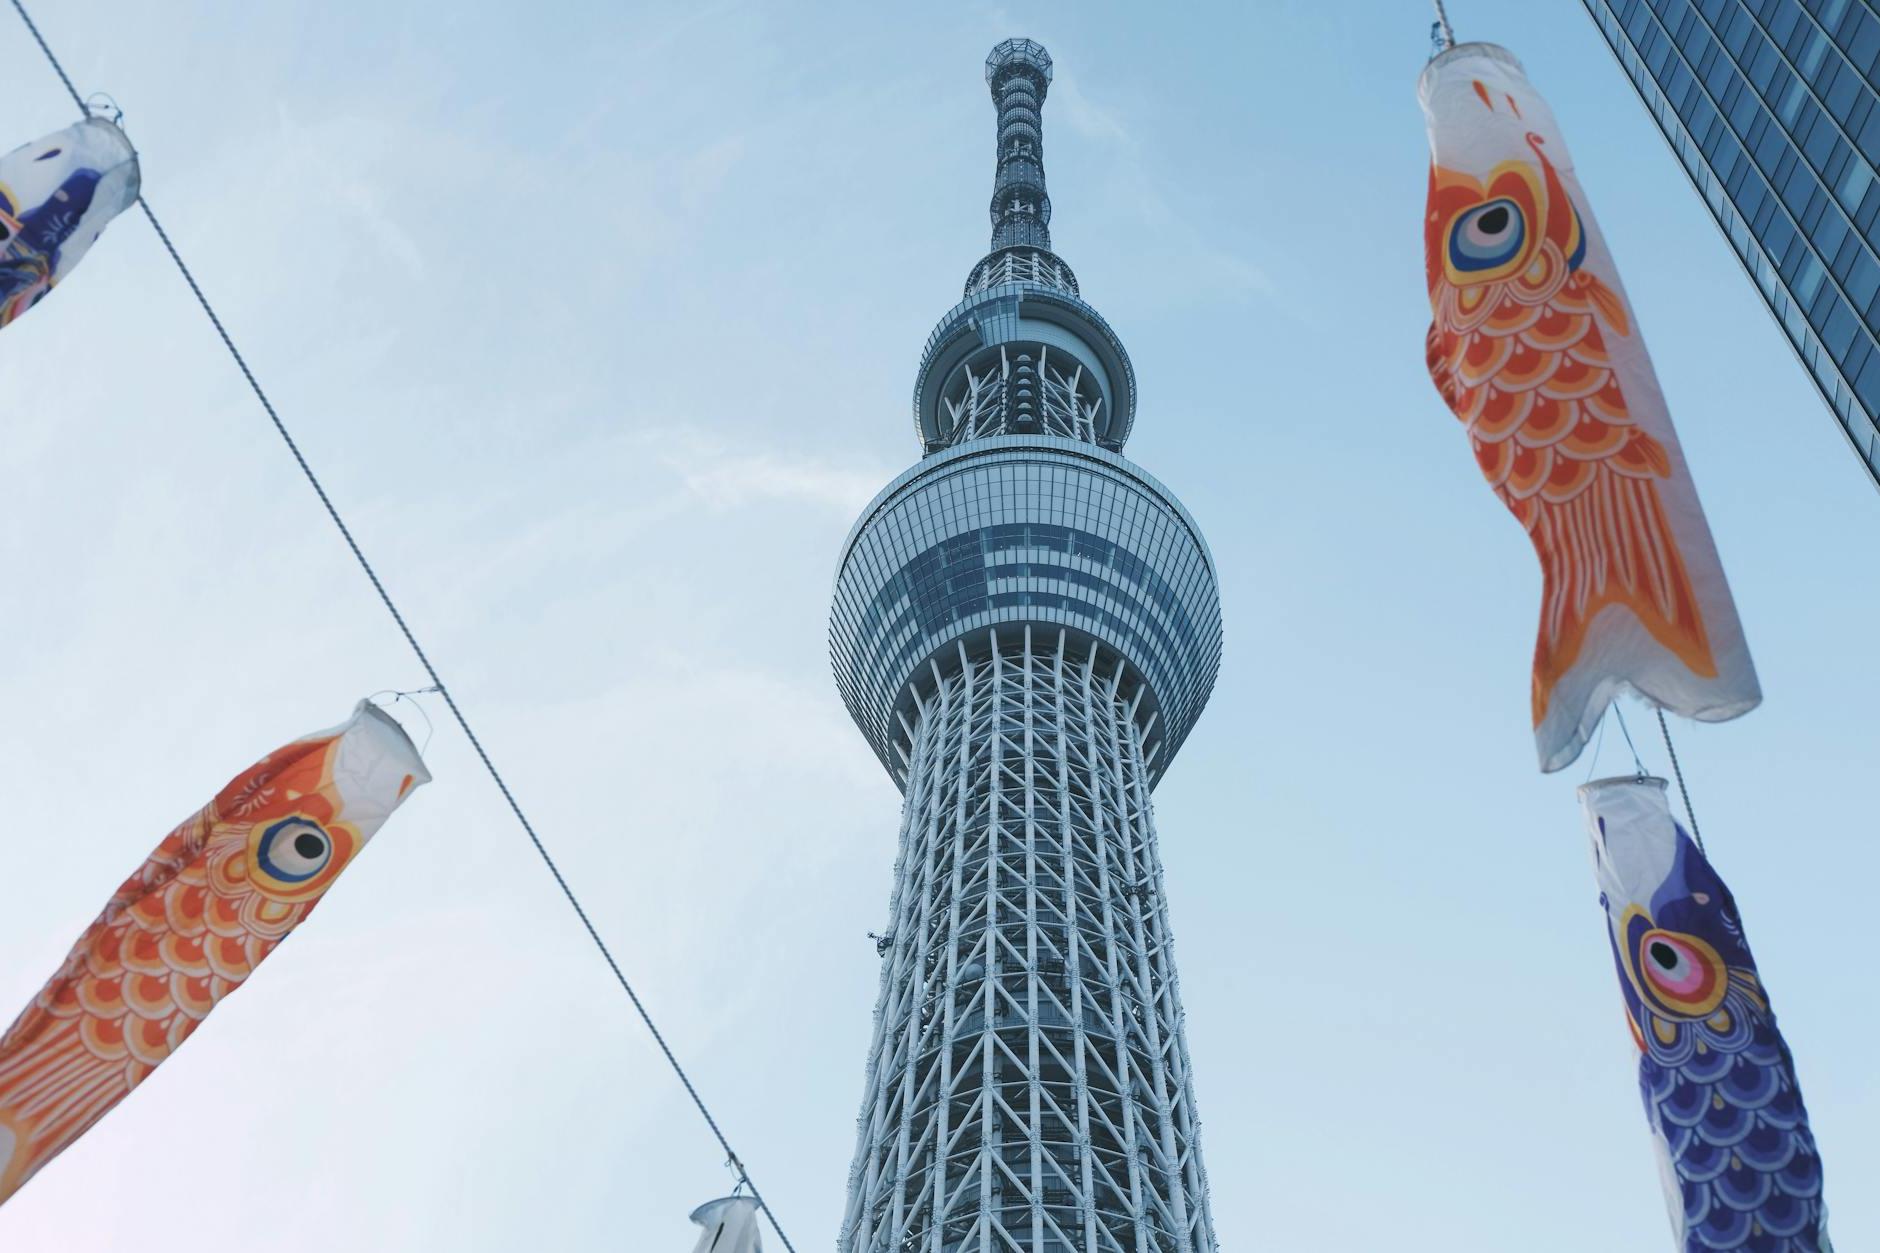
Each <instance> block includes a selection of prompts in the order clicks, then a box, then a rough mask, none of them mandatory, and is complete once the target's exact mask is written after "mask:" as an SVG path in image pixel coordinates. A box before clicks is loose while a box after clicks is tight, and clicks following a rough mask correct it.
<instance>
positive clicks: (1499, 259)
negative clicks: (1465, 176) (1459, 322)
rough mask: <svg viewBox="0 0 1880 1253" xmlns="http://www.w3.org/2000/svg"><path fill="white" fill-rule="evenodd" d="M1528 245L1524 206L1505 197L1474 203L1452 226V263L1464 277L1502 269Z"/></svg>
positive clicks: (1451, 265)
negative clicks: (1483, 202)
mask: <svg viewBox="0 0 1880 1253" xmlns="http://www.w3.org/2000/svg"><path fill="white" fill-rule="evenodd" d="M1526 246H1527V219H1526V218H1525V217H1523V216H1522V214H1521V206H1520V205H1518V204H1516V203H1515V202H1514V201H1512V200H1509V199H1507V198H1506V197H1503V198H1501V199H1497V200H1490V201H1489V202H1488V203H1486V204H1479V205H1477V206H1475V208H1473V209H1470V210H1468V211H1467V212H1465V213H1463V214H1462V215H1461V216H1459V217H1458V218H1456V221H1455V224H1454V225H1453V226H1451V227H1450V228H1449V264H1450V267H1451V268H1452V269H1454V270H1455V271H1456V273H1457V274H1458V275H1461V276H1464V277H1468V276H1478V275H1481V273H1482V271H1485V270H1499V269H1501V268H1502V267H1504V266H1506V265H1508V264H1510V263H1511V262H1513V261H1515V260H1517V259H1518V258H1519V257H1520V256H1521V252H1522V250H1523V249H1524V248H1525V247H1526Z"/></svg>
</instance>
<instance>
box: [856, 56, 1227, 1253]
mask: <svg viewBox="0 0 1880 1253" xmlns="http://www.w3.org/2000/svg"><path fill="white" fill-rule="evenodd" d="M986 82H987V85H988V86H989V87H990V88H991V89H992V98H993V103H994V104H995V105H996V106H997V109H998V117H999V123H998V126H999V131H998V134H999V139H998V167H997V174H996V176H995V179H994V183H993V194H992V201H991V204H990V206H989V208H990V214H991V219H992V247H991V250H990V251H989V252H988V253H987V255H986V256H985V257H984V258H983V259H982V260H981V261H980V262H979V263H978V265H976V266H974V267H973V270H972V271H971V273H970V274H969V275H968V277H967V280H966V288H965V293H964V298H963V299H962V300H961V301H960V303H959V304H957V305H955V306H954V308H953V309H952V310H950V311H949V312H948V313H947V314H946V315H945V316H944V317H942V318H941V320H940V323H939V325H938V326H937V327H936V328H935V330H934V332H933V334H932V335H931V336H929V337H928V340H927V343H926V346H925V348H924V349H923V351H922V353H921V358H920V365H919V368H918V370H917V372H916V375H915V379H916V381H915V386H914V424H915V434H916V437H917V438H918V440H919V442H920V447H921V451H922V457H921V460H920V461H918V462H917V463H915V464H914V465H913V466H912V467H911V468H910V469H908V470H907V471H906V472H905V473H903V474H901V475H900V476H899V477H897V478H896V479H895V480H894V481H893V482H892V483H889V484H888V486H887V487H886V488H884V489H883V490H882V492H881V493H880V494H879V495H878V496H876V497H875V499H874V501H873V502H871V503H870V504H869V506H868V507H867V508H866V509H865V510H863V512H862V516H861V518H860V519H859V520H858V521H857V522H856V524H855V527H854V529H853V530H852V531H851V532H850V533H849V538H848V542H847V543H846V544H845V545H844V546H843V550H842V558H841V562H840V564H839V566H838V569H837V573H836V580H835V592H834V597H833V601H834V603H833V606H832V609H831V612H830V622H829V645H830V656H831V662H832V665H833V668H834V670H835V678H836V685H837V686H838V687H839V688H840V689H841V691H842V696H843V699H844V701H845V702H846V703H847V704H848V708H849V713H850V715H851V716H852V717H853V718H854V720H855V725H856V726H857V727H858V728H859V729H860V730H861V732H862V734H863V735H865V736H866V737H867V738H868V741H869V743H870V745H871V746H873V748H874V750H875V753H876V755H877V756H879V757H880V759H881V763H882V765H883V766H884V767H886V768H887V770H888V773H889V774H890V775H891V776H892V777H893V779H894V781H895V784H896V785H897V786H898V787H899V788H900V789H901V791H902V792H903V794H904V796H905V798H906V799H905V803H904V804H903V806H902V811H901V828H900V840H899V849H900V853H899V857H898V858H897V860H896V863H895V872H894V890H893V894H892V896H891V898H890V900H889V905H888V919H889V921H888V925H887V927H886V930H885V933H884V934H882V935H881V936H879V937H878V938H877V943H876V947H877V950H878V952H879V953H880V955H881V959H882V966H881V992H880V999H879V1001H878V1002H877V1005H876V1009H875V1020H874V1032H873V1036H872V1038H871V1040H870V1043H869V1048H868V1068H867V1082H866V1087H865V1091H864V1094H863V1097H862V1109H861V1116H860V1118H859V1119H858V1120H857V1128H856V1148H855V1159H854V1164H853V1166H852V1168H851V1170H850V1174H849V1196H848V1208H847V1211H846V1214H845V1217H844V1220H843V1227H842V1233H841V1237H840V1245H839V1247H840V1249H841V1250H842V1253H1216V1244H1215V1238H1214V1224H1213V1219H1212V1216H1211V1214H1210V1211H1209V1199H1208V1186H1207V1173H1206V1171H1205V1170H1204V1169H1203V1167H1202V1163H1201V1152H1200V1143H1199V1137H1200V1125H1201V1124H1200V1119H1199V1117H1198V1116H1197V1114H1196V1112H1195V1097H1194V1083H1193V1079H1192V1068H1191V1066H1190V1064H1189V1057H1188V1045H1187V1041H1186V1038H1185V1032H1184V1027H1183V1021H1182V1011H1181V997H1180V990H1179V987H1178V984H1177V982H1176V977H1175V961H1174V953H1173V948H1172V943H1171V939H1170V925H1169V909H1168V903H1167V900H1166V898H1165V896H1164V893H1163V887H1162V863H1161V855H1160V852H1159V845H1158V842H1157V835H1156V828H1155V819H1154V810H1153V806H1152V805H1151V802H1150V792H1151V789H1152V788H1154V787H1155V785H1156V784H1157V783H1158V782H1159V781H1160V780H1161V778H1162V775H1163V771H1164V770H1165V769H1166V768H1167V766H1168V764H1169V762H1170V761H1171V760H1172V759H1173V758H1174V756H1175V754H1176V752H1177V751H1179V749H1180V748H1181V745H1182V742H1183V740H1184V739H1185V738H1186V737H1187V735H1188V732H1189V730H1190V728H1192V727H1193V726H1194V724H1195V720H1196V719H1197V718H1198V717H1199V716H1200V714H1201V710H1202V707H1203V706H1204V705H1205V704H1206V703H1207V699H1208V694H1209V693H1210V692H1211V691H1212V690H1213V687H1214V679H1215V674H1216V672H1217V671H1218V670H1219V668H1220V659H1221V608H1220V599H1219V592H1218V589H1217V586H1216V581H1215V573H1214V563H1213V560H1212V558H1211V557H1210V556H1209V555H1208V549H1207V544H1206V543H1205V542H1204V541H1203V539H1202V537H1201V532H1200V529H1199V528H1198V527H1196V525H1195V522H1194V519H1193V518H1191V517H1190V516H1189V515H1188V511H1187V510H1186V509H1184V508H1182V505H1181V502H1180V501H1178V500H1177V499H1176V498H1175V496H1174V494H1173V493H1172V492H1170V491H1169V490H1168V489H1167V488H1166V487H1164V486H1162V484H1160V483H1158V482H1156V480H1155V479H1154V478H1152V477H1150V475H1148V474H1147V473H1145V472H1144V471H1143V470H1141V469H1140V468H1138V467H1137V466H1136V465H1135V464H1134V463H1132V462H1131V461H1129V460H1128V459H1127V458H1126V457H1124V456H1123V454H1122V449H1123V445H1124V443H1125V442H1126V441H1127V440H1128V438H1129V433H1130V428H1131V425H1132V423H1133V422H1134V419H1135V414H1136V376H1135V372H1134V370H1133V369H1132V367H1131V366H1130V363H1129V355H1128V353H1127V352H1125V351H1124V348H1123V343H1122V340H1121V339H1120V338H1119V337H1118V336H1117V334H1116V332H1115V331H1114V330H1112V329H1111V328H1110V325H1109V324H1108V323H1107V322H1105V321H1104V320H1103V318H1102V317H1100V316H1099V315H1098V314H1097V312H1096V310H1095V309H1093V308H1091V307H1090V305H1089V304H1088V303H1086V302H1085V300H1084V299H1083V296H1082V294H1081V292H1080V290H1079V287H1078V283H1077V279H1076V276H1075V275H1074V274H1072V273H1071V270H1070V267H1069V266H1068V265H1066V264H1065V263H1064V262H1063V260H1062V259H1061V258H1059V257H1058V256H1057V255H1056V254H1055V253H1053V252H1052V251H1051V232H1050V229H1049V224H1050V217H1051V200H1050V197H1049V196H1048V195H1047V194H1046V191H1045V178H1044V139H1043V131H1042V123H1041V118H1040V112H1041V109H1042V106H1043V103H1044V98H1045V93H1046V91H1047V90H1048V88H1049V86H1050V83H1051V58H1050V56H1049V55H1048V54H1047V53H1046V52H1045V50H1044V49H1043V48H1042V47H1040V46H1039V45H1038V44H1036V43H1033V42H1032V41H1030V40H1028V39H1012V40H1007V41H1006V42H1005V43H1002V44H1000V45H999V46H998V47H997V48H995V49H993V52H992V55H991V56H990V57H989V58H987V61H986Z"/></svg>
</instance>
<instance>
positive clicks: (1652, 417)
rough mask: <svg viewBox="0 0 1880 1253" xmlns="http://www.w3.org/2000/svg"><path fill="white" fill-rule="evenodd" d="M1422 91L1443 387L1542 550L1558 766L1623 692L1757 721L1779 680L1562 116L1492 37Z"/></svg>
mask: <svg viewBox="0 0 1880 1253" xmlns="http://www.w3.org/2000/svg"><path fill="white" fill-rule="evenodd" d="M1418 94H1419V95H1420V96H1421V98H1422V101H1423V109H1424V113H1425V115H1426V117H1427V119H1428V123H1429V138H1430V156H1431V165H1430V187H1429V203H1428V207H1427V208H1426V210H1425V214H1424V219H1423V234H1424V249H1425V252H1424V258H1425V267H1426V273H1427V278H1428V282H1429V294H1430V310H1431V313H1432V321H1431V324H1430V329H1429V336H1428V343H1427V351H1428V357H1429V367H1430V377H1431V378H1432V379H1433V380H1434V381H1435V383H1436V390H1437V391H1438V392H1440V393H1441V394H1442V397H1443V400H1444V401H1445V402H1446V403H1447V404H1448V405H1449V407H1450V408H1451V409H1453V410H1454V411H1455V413H1456V416H1457V417H1459V418H1460V419H1462V422H1463V425H1464V427H1465V429H1466V430H1467V432H1468V436H1469V443H1470V446H1471V449H1472V450H1473V452H1474V454H1475V460H1476V463H1477V464H1478V465H1479V466H1480V468H1481V470H1482V473H1483V475H1484V476H1486V477H1487V479H1488V482H1489V486H1491V487H1492V488H1493V489H1494V490H1495V494H1496V495H1497V496H1499V497H1500V498H1501V500H1502V503H1503V504H1505V505H1506V506H1507V507H1508V509H1509V511H1510V512H1511V513H1513V514H1514V516H1515V517H1516V518H1518V519H1519V520H1520V522H1521V525H1522V526H1523V527H1524V528H1526V530H1527V533H1528V538H1529V539H1530V540H1531V541H1532V542H1533V544H1534V551H1535V554H1536V555H1537V556H1538V557H1539V558H1540V564H1541V613H1540V629H1539V634H1538V638H1537V639H1536V641H1535V645H1534V670H1533V681H1532V688H1531V704H1532V713H1533V720H1534V739H1535V747H1536V749H1537V751H1538V754H1539V757H1540V766H1541V769H1542V770H1559V769H1561V768H1562V767H1564V766H1566V765H1568V764H1570V763H1571V762H1572V761H1573V760H1574V758H1576V757H1578V756H1579V754H1580V750H1581V749H1582V748H1584V747H1585V745H1586V741H1587V739H1588V738H1589V737H1590V736H1591V735H1592V733H1593V730H1594V728H1595V727H1597V726H1598V725H1599V719H1600V716H1601V715H1602V714H1603V713H1604V712H1605V710H1606V706H1607V704H1608V703H1610V702H1611V700H1612V699H1613V698H1614V697H1615V696H1617V695H1618V694H1619V693H1620V692H1621V691H1622V690H1624V689H1625V688H1628V687H1629V688H1631V689H1633V690H1634V691H1636V692H1638V693H1639V694H1640V695H1642V696H1644V697H1646V698H1647V699H1649V700H1651V701H1652V702H1654V703H1656V704H1658V705H1660V706H1662V707H1664V708H1666V709H1669V710H1671V711H1673V712H1674V713H1679V714H1683V715H1685V716H1686V717H1690V718H1697V719H1701V720H1703V721H1707V722H1721V721H1724V720H1726V719H1729V718H1734V717H1737V716H1738V715H1740V714H1744V713H1747V712H1748V711H1749V710H1751V709H1753V708H1755V707H1756V705H1757V704H1758V702H1760V701H1761V700H1762V690H1761V688H1760V686H1759V685H1758V684H1757V681H1756V669H1755V667H1754V665H1752V664H1751V662H1750V656H1749V647H1748V645H1747V644H1746V643H1745V642H1744V639H1743V628H1742V625H1741V623H1740V622H1739V621H1738V620H1737V615H1736V606H1735V603H1734V602H1733V601H1732V600H1731V597H1730V587H1729V584H1728V583H1727V582H1725V580H1724V576H1723V567H1722V565H1721V564H1720V563H1719V561H1718V559H1717V550H1716V545H1715V544H1714V543H1713V542H1712V540H1711V535H1710V527H1709V524H1708V523H1707V522H1706V521H1705V520H1704V511H1703V508H1702V507H1701V506H1700V505H1699V504H1698V501H1697V491H1696V488H1695V487H1694V486H1693V485H1692V482H1691V476H1690V470H1689V468H1688V467H1687V466H1686V465H1685V462H1684V454H1683V452H1682V450H1681V449H1680V448H1679V446H1678V437H1677V432H1676V431H1675V430H1673V429H1672V425H1671V415H1670V413H1669V412H1668V411H1667V410H1666V408H1665V400H1664V396H1663V395H1662V394H1661V393H1660V391H1659V389H1658V380H1657V378H1656V376H1655V375H1654V374H1653V372H1652V364H1651V358H1650V357H1649V356H1648V355H1647V354H1646V351H1645V345H1644V342H1643V341H1642V339H1641V338H1640V335H1639V330H1638V321H1637V318H1636V317H1635V316H1634V315H1633V313H1632V309H1631V306H1630V305H1629V304H1628V303H1627V301H1626V297H1625V289H1624V287H1622V286H1621V285H1620V282H1619V275H1618V271H1617V269H1616V268H1615V267H1614V265H1613V261H1612V255H1611V254H1610V253H1609V252H1608V251H1607V250H1606V244H1605V241H1604V239H1603V238H1602V237H1601V235H1600V233H1599V225H1598V223H1597V222H1595V221H1594V219H1593V215H1592V211H1591V209H1590V208H1589V207H1588V204H1587V200H1586V195H1585V193H1584V192H1583V191H1582V190H1581V188H1580V185H1579V181H1578V179H1577V178H1576V177H1575V176H1574V172H1573V162H1572V158H1571V157H1569V156H1568V154H1567V145H1566V141H1565V139H1563V138H1562V137H1561V134H1560V129H1559V127H1558V126H1557V125H1556V124H1555V122H1554V116H1553V113H1552V111H1551V110H1549V109H1548V107H1547V102H1546V101H1545V100H1543V99H1541V97H1540V96H1539V94H1538V93H1536V92H1535V90H1534V88H1533V87H1532V85H1530V84H1529V82H1528V80H1527V76H1526V74H1524V73H1523V72H1522V69H1521V64H1520V62H1519V61H1517V60H1515V58H1514V56H1513V54H1512V53H1510V52H1508V51H1507V50H1506V49H1504V48H1499V47H1496V46H1495V45H1493V44H1480V43H1471V44H1459V45H1457V46H1456V47H1454V48H1452V49H1450V50H1449V51H1447V52H1444V53H1442V54H1441V55H1439V56H1438V57H1436V59H1435V60H1433V61H1431V62H1430V64H1429V68H1427V69H1426V70H1424V72H1423V77H1422V80H1421V82H1420V83H1419V84H1418ZM1484 577H1485V578H1488V579H1493V578H1494V576H1493V575H1490V574H1486V573H1485V576H1484Z"/></svg>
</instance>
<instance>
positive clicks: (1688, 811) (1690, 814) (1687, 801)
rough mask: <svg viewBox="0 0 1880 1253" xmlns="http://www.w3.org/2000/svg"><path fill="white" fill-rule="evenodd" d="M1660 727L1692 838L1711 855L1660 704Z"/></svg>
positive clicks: (1707, 854)
mask: <svg viewBox="0 0 1880 1253" xmlns="http://www.w3.org/2000/svg"><path fill="white" fill-rule="evenodd" d="M1658 729H1659V731H1661V732H1662V733H1663V734H1664V737H1665V751H1666V752H1667V753H1669V754H1671V773H1672V774H1674V775H1676V776H1677V779H1678V794H1679V795H1680V796H1682V797H1684V817H1685V818H1686V819H1687V820H1688V821H1689V822H1690V824H1691V838H1692V839H1693V840H1696V841H1697V851H1698V852H1700V853H1703V854H1704V856H1705V857H1709V856H1710V854H1709V853H1707V852H1705V851H1704V837H1703V836H1702V835H1701V834H1700V833H1699V832H1698V830H1697V811H1696V810H1694V809H1692V808H1691V790H1690V789H1689V788H1687V787H1685V786H1684V767H1682V766H1680V765H1678V750H1677V748H1676V746H1675V745H1673V744H1672V743H1671V727H1670V726H1669V725H1668V724H1667V723H1666V722H1665V710H1664V706H1662V705H1660V706H1658Z"/></svg>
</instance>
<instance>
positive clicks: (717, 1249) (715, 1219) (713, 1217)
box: [692, 1196, 764, 1253]
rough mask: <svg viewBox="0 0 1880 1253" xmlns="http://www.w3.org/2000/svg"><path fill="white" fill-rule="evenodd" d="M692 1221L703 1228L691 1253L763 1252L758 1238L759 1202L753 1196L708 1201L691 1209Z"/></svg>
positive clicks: (762, 1246) (761, 1243)
mask: <svg viewBox="0 0 1880 1253" xmlns="http://www.w3.org/2000/svg"><path fill="white" fill-rule="evenodd" d="M692 1221H693V1222H695V1223H697V1224H698V1225H699V1226H700V1227H702V1228H704V1230H703V1231H701V1232H700V1233H699V1237H698V1244H697V1245H695V1246H693V1250H692V1253H764V1245H763V1242H762V1241H761V1240H759V1239H758V1231H757V1202H756V1200H754V1199H753V1198H751V1197H748V1196H728V1197H723V1198H721V1199H719V1200H716V1201H707V1202H705V1204H703V1205H701V1206H699V1207H698V1208H697V1209H695V1210H693V1211H692Z"/></svg>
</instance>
